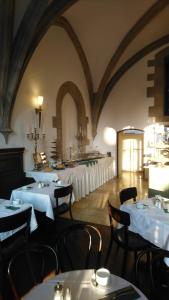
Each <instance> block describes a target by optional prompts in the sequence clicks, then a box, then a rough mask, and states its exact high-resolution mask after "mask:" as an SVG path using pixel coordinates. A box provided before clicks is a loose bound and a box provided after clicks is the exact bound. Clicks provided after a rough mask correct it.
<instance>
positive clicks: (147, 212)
mask: <svg viewBox="0 0 169 300" xmlns="http://www.w3.org/2000/svg"><path fill="white" fill-rule="evenodd" d="M159 200H160V201H159ZM167 200H168V199H162V198H160V197H156V198H148V199H145V200H141V201H137V202H136V203H131V202H130V203H126V202H125V203H123V205H121V206H120V209H121V210H123V211H125V212H127V213H129V214H130V221H131V223H130V226H129V230H131V231H133V232H136V233H138V234H140V235H141V236H142V237H143V238H145V239H146V240H148V241H150V242H151V243H152V244H154V245H156V246H158V247H160V248H162V249H165V250H169V210H168V209H167Z"/></svg>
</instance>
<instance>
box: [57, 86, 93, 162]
mask: <svg viewBox="0 0 169 300" xmlns="http://www.w3.org/2000/svg"><path fill="white" fill-rule="evenodd" d="M66 94H70V95H71V96H72V98H73V100H74V102H75V105H76V109H77V128H78V132H77V141H78V146H79V149H80V151H81V152H82V153H84V152H85V146H86V145H88V144H89V140H88V137H87V123H88V117H87V116H86V110H85V104H84V100H83V96H82V94H81V92H80V90H79V88H78V87H77V85H76V84H75V83H73V82H72V81H66V82H65V83H63V84H62V85H61V87H60V88H59V91H58V95H57V98H56V120H55V127H56V129H57V139H56V151H57V156H58V157H62V153H63V145H62V139H63V138H62V136H63V135H62V104H63V99H64V97H65V95H66Z"/></svg>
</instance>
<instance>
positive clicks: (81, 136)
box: [76, 126, 86, 155]
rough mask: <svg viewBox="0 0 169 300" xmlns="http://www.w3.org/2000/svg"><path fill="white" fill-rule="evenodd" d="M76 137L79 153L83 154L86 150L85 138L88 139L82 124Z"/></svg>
mask: <svg viewBox="0 0 169 300" xmlns="http://www.w3.org/2000/svg"><path fill="white" fill-rule="evenodd" d="M76 139H77V141H78V152H79V155H82V153H83V152H84V151H83V150H84V149H83V148H84V142H85V139H86V136H85V132H84V130H83V128H82V126H80V127H79V129H78V132H77V135H76Z"/></svg>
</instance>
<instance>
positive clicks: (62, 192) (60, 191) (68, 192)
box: [54, 184, 73, 219]
mask: <svg viewBox="0 0 169 300" xmlns="http://www.w3.org/2000/svg"><path fill="white" fill-rule="evenodd" d="M72 191H73V185H72V184H70V185H68V186H64V187H60V188H57V189H55V190H54V197H55V198H56V208H55V209H54V211H55V212H56V215H57V214H60V213H63V212H66V211H68V210H69V212H70V216H71V219H73V217H72V211H71V204H72ZM67 196H68V197H69V198H68V200H67V203H62V206H63V211H62V210H60V212H59V210H58V211H57V208H59V206H60V205H59V198H62V197H67Z"/></svg>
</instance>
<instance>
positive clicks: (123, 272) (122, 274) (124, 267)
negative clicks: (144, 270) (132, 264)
mask: <svg viewBox="0 0 169 300" xmlns="http://www.w3.org/2000/svg"><path fill="white" fill-rule="evenodd" d="M127 254H128V251H127V250H124V256H123V265H122V271H121V276H122V277H123V276H124V274H125V270H126V262H127Z"/></svg>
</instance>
